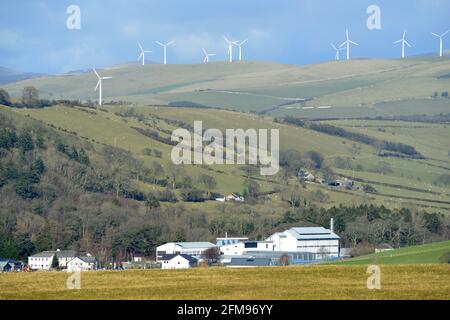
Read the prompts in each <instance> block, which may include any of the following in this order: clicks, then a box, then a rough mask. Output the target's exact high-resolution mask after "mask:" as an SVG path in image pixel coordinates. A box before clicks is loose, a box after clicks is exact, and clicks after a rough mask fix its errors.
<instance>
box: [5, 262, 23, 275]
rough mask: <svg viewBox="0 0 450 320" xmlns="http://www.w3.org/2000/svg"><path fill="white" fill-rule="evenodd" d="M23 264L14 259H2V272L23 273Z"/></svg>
mask: <svg viewBox="0 0 450 320" xmlns="http://www.w3.org/2000/svg"><path fill="white" fill-rule="evenodd" d="M22 267H23V264H22V262H20V261H15V260H12V259H0V272H10V271H21V270H22Z"/></svg>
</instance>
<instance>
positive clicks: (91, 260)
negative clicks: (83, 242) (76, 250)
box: [77, 256, 97, 263]
mask: <svg viewBox="0 0 450 320" xmlns="http://www.w3.org/2000/svg"><path fill="white" fill-rule="evenodd" d="M77 258H79V259H80V260H83V261H84V262H86V263H95V262H97V259H95V257H93V256H78V257H77Z"/></svg>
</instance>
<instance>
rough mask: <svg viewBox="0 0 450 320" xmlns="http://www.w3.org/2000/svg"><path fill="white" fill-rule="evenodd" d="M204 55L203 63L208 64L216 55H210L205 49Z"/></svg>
mask: <svg viewBox="0 0 450 320" xmlns="http://www.w3.org/2000/svg"><path fill="white" fill-rule="evenodd" d="M202 50H203V53H204V54H205V59H203V63H208V62H209V57H213V56H215V55H216V54H215V53H208V52H207V51H206V50H205V48H202Z"/></svg>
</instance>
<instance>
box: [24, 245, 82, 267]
mask: <svg viewBox="0 0 450 320" xmlns="http://www.w3.org/2000/svg"><path fill="white" fill-rule="evenodd" d="M55 254H56V257H57V258H58V264H59V267H60V268H66V267H67V263H68V262H69V261H70V260H72V259H74V258H75V257H76V253H75V251H74V250H59V249H58V250H56V251H43V252H40V253H36V254H34V255H32V256H30V257H28V266H29V268H30V269H31V270H50V269H51V267H52V261H53V256H54V255H55Z"/></svg>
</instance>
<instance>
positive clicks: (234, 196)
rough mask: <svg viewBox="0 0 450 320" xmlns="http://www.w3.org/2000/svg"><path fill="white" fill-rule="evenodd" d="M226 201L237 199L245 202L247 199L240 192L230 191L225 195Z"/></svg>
mask: <svg viewBox="0 0 450 320" xmlns="http://www.w3.org/2000/svg"><path fill="white" fill-rule="evenodd" d="M225 200H226V201H236V202H244V201H245V199H244V197H243V196H242V195H240V194H239V193H230V194H229V195H227V196H226V197H225Z"/></svg>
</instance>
